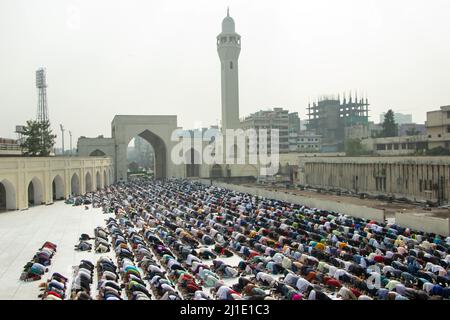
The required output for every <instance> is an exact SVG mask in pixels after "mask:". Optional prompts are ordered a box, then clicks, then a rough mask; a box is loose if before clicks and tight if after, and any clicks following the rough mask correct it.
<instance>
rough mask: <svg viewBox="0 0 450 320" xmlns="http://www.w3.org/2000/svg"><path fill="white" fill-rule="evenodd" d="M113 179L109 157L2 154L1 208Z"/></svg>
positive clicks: (67, 193) (75, 192) (59, 195)
mask: <svg viewBox="0 0 450 320" xmlns="http://www.w3.org/2000/svg"><path fill="white" fill-rule="evenodd" d="M113 181H114V178H113V163H112V160H111V159H110V158H99V157H85V158H83V157H33V158H32V157H1V158H0V210H15V209H26V208H28V207H29V206H30V205H40V204H50V203H53V202H54V201H55V200H61V199H66V198H68V197H69V196H70V195H78V194H82V193H85V192H89V191H94V190H97V189H99V188H103V187H104V186H107V185H109V184H111V183H112V182H113Z"/></svg>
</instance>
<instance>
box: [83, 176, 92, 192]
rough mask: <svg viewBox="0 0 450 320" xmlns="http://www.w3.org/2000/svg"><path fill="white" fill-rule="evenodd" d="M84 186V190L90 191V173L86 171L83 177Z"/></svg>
mask: <svg viewBox="0 0 450 320" xmlns="http://www.w3.org/2000/svg"><path fill="white" fill-rule="evenodd" d="M84 187H85V189H84V190H85V191H86V192H92V175H91V173H90V172H89V171H88V172H86V175H85V178H84Z"/></svg>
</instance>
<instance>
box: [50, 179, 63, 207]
mask: <svg viewBox="0 0 450 320" xmlns="http://www.w3.org/2000/svg"><path fill="white" fill-rule="evenodd" d="M52 198H53V201H55V200H63V199H64V180H63V179H62V178H61V176H60V175H59V174H57V175H56V176H55V177H54V178H53V181H52Z"/></svg>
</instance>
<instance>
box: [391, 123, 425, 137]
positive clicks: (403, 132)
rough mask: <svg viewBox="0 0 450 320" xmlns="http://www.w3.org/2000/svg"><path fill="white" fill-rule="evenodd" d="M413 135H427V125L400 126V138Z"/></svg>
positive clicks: (407, 124) (409, 124) (405, 124)
mask: <svg viewBox="0 0 450 320" xmlns="http://www.w3.org/2000/svg"><path fill="white" fill-rule="evenodd" d="M412 133H415V135H426V134H427V128H426V127H425V124H419V123H403V124H400V125H399V126H398V135H399V136H401V137H403V136H411V135H412Z"/></svg>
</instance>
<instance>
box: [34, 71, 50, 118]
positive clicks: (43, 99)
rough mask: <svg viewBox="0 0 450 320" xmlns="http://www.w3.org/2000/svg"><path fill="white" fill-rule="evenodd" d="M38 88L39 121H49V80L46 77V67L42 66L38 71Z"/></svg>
mask: <svg viewBox="0 0 450 320" xmlns="http://www.w3.org/2000/svg"><path fill="white" fill-rule="evenodd" d="M36 88H37V89H38V111H37V121H39V122H45V121H48V120H49V119H48V109H47V80H46V78H45V69H44V68H40V69H38V70H37V71H36Z"/></svg>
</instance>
